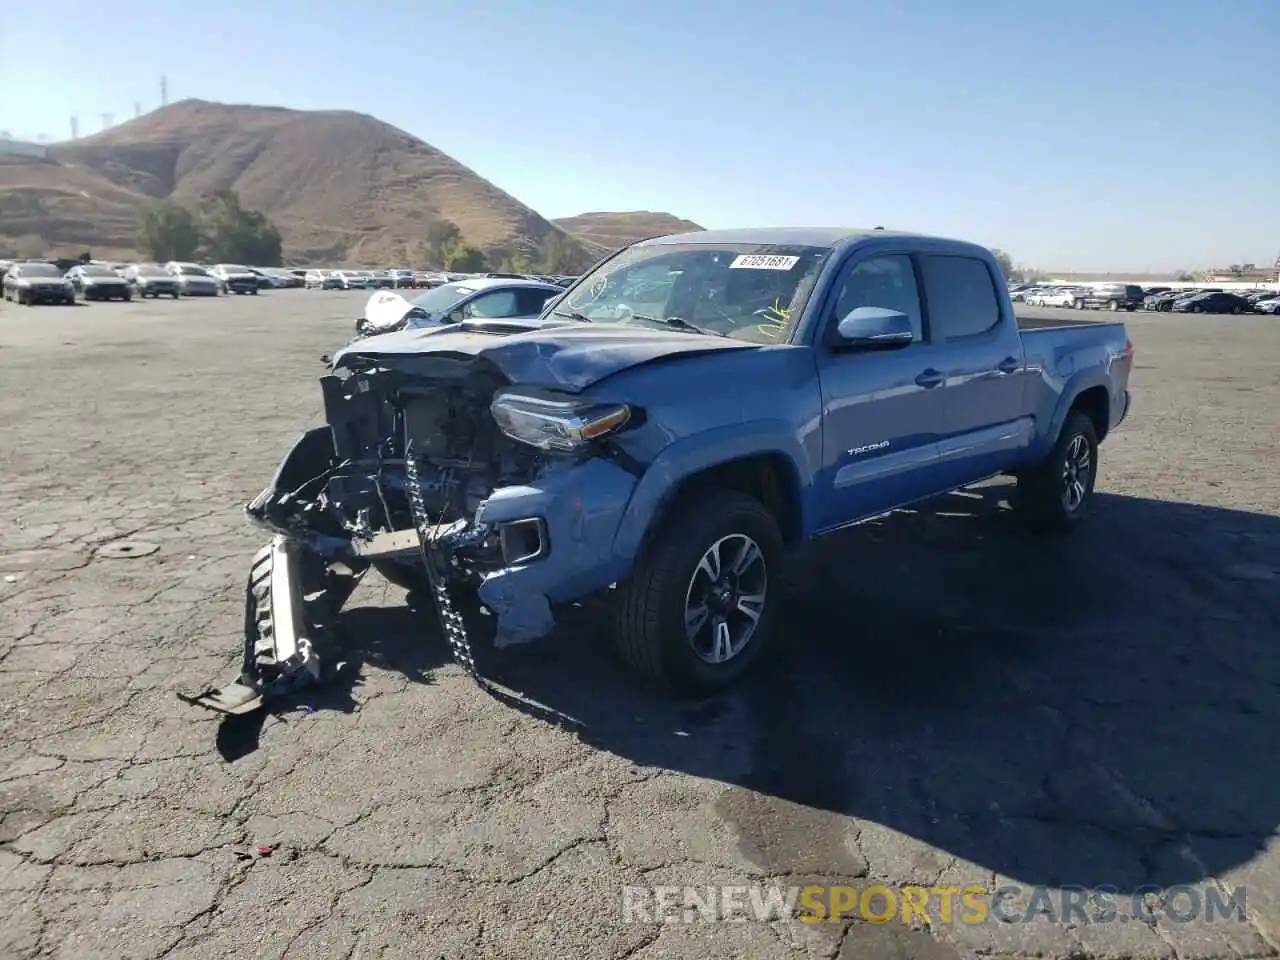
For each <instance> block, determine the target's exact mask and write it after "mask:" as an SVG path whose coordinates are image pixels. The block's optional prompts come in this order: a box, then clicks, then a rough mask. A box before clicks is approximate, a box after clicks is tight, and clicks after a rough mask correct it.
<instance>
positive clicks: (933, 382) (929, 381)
mask: <svg viewBox="0 0 1280 960" xmlns="http://www.w3.org/2000/svg"><path fill="white" fill-rule="evenodd" d="M942 380H943V377H942V373H941V371H939V370H934V369H933V368H932V367H930V368H929V369H928V370H926V371H924V373H922V374H920V376H918V377H916V383H918V384H920V386H922V387H924V388H925V389H926V390H932V389H933V388H934V387H937V386H941V384H942Z"/></svg>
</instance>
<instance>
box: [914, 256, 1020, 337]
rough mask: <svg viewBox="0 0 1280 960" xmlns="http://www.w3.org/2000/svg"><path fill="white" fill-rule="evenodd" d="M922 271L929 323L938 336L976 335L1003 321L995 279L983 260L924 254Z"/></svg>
mask: <svg viewBox="0 0 1280 960" xmlns="http://www.w3.org/2000/svg"><path fill="white" fill-rule="evenodd" d="M920 270H921V273H922V274H923V276H924V289H925V303H926V304H927V305H928V309H929V324H930V328H931V330H932V331H933V332H934V335H935V336H936V337H938V338H940V339H945V340H955V339H958V338H960V337H974V336H978V335H980V334H984V333H987V332H988V331H990V330H994V329H995V328H996V326H997V325H998V324H999V323H1000V300H999V298H998V297H997V296H996V286H995V280H994V279H993V278H992V276H991V271H990V270H989V269H988V267H987V265H986V263H984V262H983V261H981V260H977V259H975V258H973V257H960V256H951V255H944V254H924V255H922V256H921V257H920Z"/></svg>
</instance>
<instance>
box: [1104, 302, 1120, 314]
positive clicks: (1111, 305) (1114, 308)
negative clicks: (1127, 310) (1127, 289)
mask: <svg viewBox="0 0 1280 960" xmlns="http://www.w3.org/2000/svg"><path fill="white" fill-rule="evenodd" d="M1107 309H1108V310H1110V311H1111V312H1112V313H1115V312H1116V311H1117V310H1119V309H1120V304H1119V302H1118V301H1115V300H1112V301H1110V302H1109V303H1108V304H1107Z"/></svg>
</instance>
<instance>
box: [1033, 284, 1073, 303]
mask: <svg viewBox="0 0 1280 960" xmlns="http://www.w3.org/2000/svg"><path fill="white" fill-rule="evenodd" d="M1080 294H1081V291H1080V290H1079V289H1077V288H1076V287H1059V288H1057V289H1054V290H1051V291H1049V292H1047V293H1038V294H1036V299H1035V303H1036V305H1037V306H1041V307H1074V306H1075V305H1076V301H1077V300H1078V299H1079V298H1080ZM1028 302H1030V301H1028Z"/></svg>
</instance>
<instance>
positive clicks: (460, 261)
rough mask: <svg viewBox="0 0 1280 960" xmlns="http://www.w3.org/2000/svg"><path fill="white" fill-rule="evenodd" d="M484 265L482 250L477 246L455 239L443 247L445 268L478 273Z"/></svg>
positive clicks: (485, 264) (485, 265)
mask: <svg viewBox="0 0 1280 960" xmlns="http://www.w3.org/2000/svg"><path fill="white" fill-rule="evenodd" d="M486 267H487V262H486V258H485V255H484V251H483V250H481V249H480V248H479V247H473V246H471V245H470V244H469V243H464V242H463V241H462V240H461V239H457V240H454V241H453V242H452V243H450V244H449V245H448V246H447V247H446V248H445V251H444V268H445V269H446V270H456V271H457V272H458V273H479V272H480V271H482V270H484V269H485V268H486Z"/></svg>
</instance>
